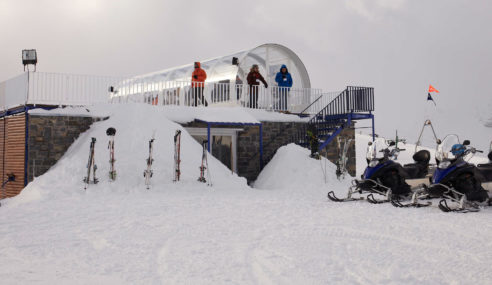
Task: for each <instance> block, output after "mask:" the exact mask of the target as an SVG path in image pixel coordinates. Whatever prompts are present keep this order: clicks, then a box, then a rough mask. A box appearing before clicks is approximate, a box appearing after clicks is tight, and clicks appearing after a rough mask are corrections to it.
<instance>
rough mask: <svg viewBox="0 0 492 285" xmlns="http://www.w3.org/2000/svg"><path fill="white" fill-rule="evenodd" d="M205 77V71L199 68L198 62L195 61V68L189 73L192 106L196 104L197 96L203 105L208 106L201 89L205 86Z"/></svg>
mask: <svg viewBox="0 0 492 285" xmlns="http://www.w3.org/2000/svg"><path fill="white" fill-rule="evenodd" d="M206 79H207V73H206V72H205V70H203V69H202V68H201V64H200V62H195V70H194V71H193V73H192V74H191V92H192V97H193V100H194V105H193V106H198V98H200V102H201V104H202V105H204V106H205V107H207V106H208V102H207V101H206V100H205V97H204V96H203V89H204V88H205V80H206Z"/></svg>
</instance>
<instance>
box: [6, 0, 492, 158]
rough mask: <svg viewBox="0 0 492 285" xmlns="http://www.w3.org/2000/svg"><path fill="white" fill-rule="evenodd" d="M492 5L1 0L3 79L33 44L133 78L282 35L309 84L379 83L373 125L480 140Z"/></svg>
mask: <svg viewBox="0 0 492 285" xmlns="http://www.w3.org/2000/svg"><path fill="white" fill-rule="evenodd" d="M491 10H492V1H485V0H480V1H473V2H471V1H465V0H462V1H460V0H437V1H420V0H413V1H409V0H345V1H343V0H340V1H315V0H304V1H286V0H282V1H276V0H275V1H255V0H252V1H216V0H211V1H163V0H160V1H153V0H141V1H129V0H120V1H109V0H72V1H54V0H39V1H26V0H1V2H0V35H1V40H0V66H1V68H0V81H4V80H7V79H9V78H11V77H14V76H16V75H18V74H20V73H21V72H23V66H22V64H21V50H22V49H30V48H35V49H37V51H38V57H39V63H38V71H44V72H59V73H76V74H95V75H114V76H131V75H138V74H143V73H147V72H152V71H156V70H160V69H164V68H169V67H173V66H177V65H182V64H186V63H190V62H193V61H195V60H201V59H207V58H212V57H216V56H221V55H227V54H231V53H233V52H236V51H239V50H244V49H248V48H252V47H255V46H258V45H260V44H263V43H279V44H282V45H285V46H287V47H289V48H290V49H292V50H293V51H294V52H296V53H297V54H298V55H299V57H300V58H301V60H302V61H303V62H304V64H305V66H306V68H307V70H308V72H309V75H310V78H311V85H312V86H313V88H322V89H323V90H325V91H334V90H341V89H343V88H344V87H345V86H347V85H358V86H372V87H374V88H375V94H376V111H375V114H376V132H377V133H378V134H381V135H385V136H393V135H394V132H395V130H397V129H398V131H399V134H401V135H402V136H403V137H406V138H407V139H408V140H409V141H410V142H415V140H416V138H417V136H418V133H419V132H420V128H421V125H422V124H423V122H424V121H425V119H427V118H430V119H431V120H433V122H434V125H435V127H436V131H437V132H438V136H443V135H444V134H446V133H451V132H453V133H457V134H459V135H460V136H461V137H467V138H470V139H471V140H472V144H474V142H476V143H475V144H476V145H478V146H479V147H481V148H485V147H486V146H487V144H488V142H490V141H491V140H492V129H490V128H486V127H485V126H484V125H486V124H491V122H492V120H491V119H492V112H491V111H490V110H491V108H492V96H491V91H490V90H489V81H488V80H490V79H491V78H492V71H491V70H492V69H491V66H492V55H491V51H492V32H491V29H490V27H491V26H492V17H490V11H491ZM429 84H432V85H433V86H434V87H436V88H437V89H438V90H439V91H440V93H439V94H436V95H435V96H434V97H435V101H436V104H437V107H434V105H433V104H432V103H429V102H427V101H426V98H427V88H428V86H429ZM366 125H368V122H361V123H359V124H358V126H366Z"/></svg>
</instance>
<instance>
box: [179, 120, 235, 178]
mask: <svg viewBox="0 0 492 285" xmlns="http://www.w3.org/2000/svg"><path fill="white" fill-rule="evenodd" d="M186 130H187V131H188V132H189V133H190V135H191V136H192V137H193V138H194V139H195V140H196V141H197V142H199V143H200V144H201V143H203V141H205V140H207V129H206V128H186ZM239 131H242V129H231V128H211V129H210V153H211V154H212V155H213V156H214V157H215V158H217V159H218V160H220V161H221V162H222V164H224V165H225V166H227V167H228V168H229V169H230V170H231V171H233V172H236V173H237V151H236V145H237V132H239Z"/></svg>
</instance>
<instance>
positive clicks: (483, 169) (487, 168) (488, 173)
mask: <svg viewBox="0 0 492 285" xmlns="http://www.w3.org/2000/svg"><path fill="white" fill-rule="evenodd" d="M477 169H478V171H479V172H480V174H482V175H483V177H484V178H485V181H486V182H492V162H489V163H485V164H479V165H477Z"/></svg>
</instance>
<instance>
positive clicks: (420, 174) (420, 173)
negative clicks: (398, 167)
mask: <svg viewBox="0 0 492 285" xmlns="http://www.w3.org/2000/svg"><path fill="white" fill-rule="evenodd" d="M403 169H404V170H405V172H406V173H407V174H408V178H409V179H415V178H424V177H425V176H426V175H427V173H428V170H427V165H424V164H421V163H410V164H405V165H404V166H403Z"/></svg>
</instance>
